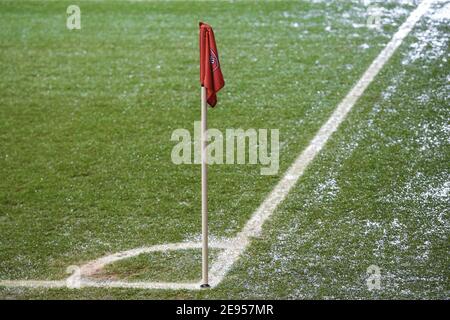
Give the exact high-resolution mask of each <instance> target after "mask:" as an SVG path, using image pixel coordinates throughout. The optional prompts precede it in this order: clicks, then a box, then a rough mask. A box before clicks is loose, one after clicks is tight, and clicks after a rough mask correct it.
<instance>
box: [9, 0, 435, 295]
mask: <svg viewBox="0 0 450 320" xmlns="http://www.w3.org/2000/svg"><path fill="white" fill-rule="evenodd" d="M435 1H436V0H424V1H422V2H421V3H420V4H419V6H418V7H417V8H416V9H415V10H414V11H413V12H412V13H411V14H410V15H409V17H408V19H407V20H406V21H405V22H404V23H403V24H402V25H401V26H400V28H399V30H398V31H397V33H395V34H394V36H393V37H392V39H391V40H390V41H389V43H388V44H387V45H386V47H385V48H384V49H383V51H381V53H380V54H379V55H378V57H377V58H376V59H375V60H374V61H373V62H372V64H371V65H370V66H369V68H368V69H367V70H366V72H365V73H364V74H363V76H362V77H361V78H360V79H359V81H358V82H357V83H356V85H355V86H354V87H353V88H352V89H351V90H350V92H349V93H348V94H347V96H346V97H345V98H344V99H343V100H342V102H341V103H340V104H339V105H338V106H337V108H336V109H335V111H334V112H333V114H332V115H331V116H330V118H329V119H328V120H327V122H326V123H325V124H324V125H322V127H321V128H320V129H319V131H318V132H317V134H316V136H315V137H314V138H313V140H312V141H311V142H310V144H309V145H308V146H307V147H306V149H305V150H304V151H303V152H302V153H301V154H300V155H299V156H298V157H297V159H296V160H295V161H294V163H293V164H292V165H291V167H290V168H289V169H288V170H287V172H286V173H285V175H284V176H283V178H282V179H281V180H280V182H278V184H277V185H276V186H275V188H274V189H273V190H272V192H271V193H270V194H269V195H268V197H267V198H266V199H265V200H264V202H263V203H262V204H261V205H260V206H259V207H258V209H256V211H255V212H254V213H253V215H252V216H251V218H250V220H249V221H248V222H247V223H246V225H245V226H244V228H243V230H242V231H241V232H239V233H238V234H237V235H236V236H235V237H234V238H231V239H229V240H227V241H222V242H216V243H211V247H212V248H219V249H223V251H222V253H221V254H219V256H218V258H217V259H216V261H215V262H214V263H213V264H212V265H211V270H210V285H211V287H215V286H217V285H218V284H219V283H220V282H221V281H222V280H223V278H224V277H225V275H226V274H227V272H228V271H229V270H230V269H231V267H232V266H233V264H234V263H235V262H236V261H237V259H239V256H240V255H241V254H242V253H243V252H244V251H245V249H246V248H247V246H248V245H249V243H250V239H251V238H253V237H257V236H259V235H260V234H261V231H262V226H263V224H264V222H265V221H266V220H267V219H268V218H269V217H270V216H271V215H272V214H273V213H274V212H275V209H276V208H277V207H278V205H279V204H280V203H281V202H282V201H283V200H284V199H285V198H286V196H287V195H288V193H289V191H290V190H291V189H292V187H293V186H294V185H295V184H296V183H297V181H298V179H299V178H300V177H301V176H302V175H303V173H304V171H305V169H306V167H307V166H308V165H309V164H310V163H311V161H312V160H313V159H314V158H315V157H316V156H317V155H318V154H319V152H320V151H321V150H322V148H323V147H324V146H325V144H326V142H327V141H328V139H329V138H330V137H331V135H332V134H333V132H335V131H336V129H337V128H338V127H339V125H340V124H341V123H342V121H344V119H345V117H346V116H347V114H348V113H349V111H350V110H351V109H352V108H353V106H354V105H355V103H356V101H358V99H359V98H360V97H361V95H362V94H363V93H364V91H365V90H366V89H367V87H368V86H369V84H370V83H371V82H372V81H373V79H374V78H375V77H376V75H377V74H378V73H379V72H380V70H381V69H382V68H383V66H384V65H385V64H386V62H387V61H388V60H389V59H390V57H391V56H392V55H393V54H394V52H395V51H396V50H397V48H398V47H399V46H400V45H401V43H402V42H403V40H404V39H405V38H406V36H407V35H408V34H409V33H410V32H411V30H412V28H413V27H414V25H415V24H416V23H417V21H419V19H420V18H421V17H422V16H423V15H424V14H425V13H426V12H427V10H428V9H429V8H430V6H431V5H432V4H433V2H435ZM196 248H201V243H200V242H199V243H193V242H182V243H172V244H162V245H155V246H151V247H143V248H138V249H132V250H127V251H123V252H119V253H115V254H113V255H109V256H105V257H102V258H100V259H97V260H94V261H92V262H89V263H87V264H86V265H84V266H82V267H81V269H80V270H81V272H80V273H81V279H79V281H80V287H108V288H111V287H116V288H142V289H176V290H178V289H188V290H198V289H199V288H200V282H199V283H183V282H144V281H143V282H125V281H98V280H92V279H89V278H87V279H85V278H83V277H89V275H92V274H94V273H95V272H97V271H98V270H100V269H101V268H103V267H104V266H105V265H106V264H109V263H112V262H115V261H118V260H122V259H126V258H130V257H133V256H136V255H139V254H142V253H148V252H156V251H168V250H185V249H196ZM71 277H73V276H71ZM71 277H69V278H68V279H67V280H64V281H37V280H0V286H7V287H18V286H20V287H33V288H34V287H47V288H51V287H67V282H68V280H71V279H72V278H71Z"/></svg>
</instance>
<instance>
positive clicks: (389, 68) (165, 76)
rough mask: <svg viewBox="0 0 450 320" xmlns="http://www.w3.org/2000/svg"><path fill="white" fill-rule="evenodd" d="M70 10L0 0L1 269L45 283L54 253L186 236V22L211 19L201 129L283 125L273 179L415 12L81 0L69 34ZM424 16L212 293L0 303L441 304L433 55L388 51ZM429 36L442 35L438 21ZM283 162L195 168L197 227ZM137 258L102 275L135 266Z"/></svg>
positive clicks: (92, 292)
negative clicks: (211, 79)
mask: <svg viewBox="0 0 450 320" xmlns="http://www.w3.org/2000/svg"><path fill="white" fill-rule="evenodd" d="M68 4H71V3H69V2H43V3H34V2H33V3H31V2H2V3H1V4H0V8H1V10H0V37H1V39H2V41H1V43H0V48H1V50H0V68H1V70H2V73H1V80H0V178H1V179H0V181H1V182H0V237H1V238H0V279H61V278H63V277H65V276H66V274H65V269H66V267H67V266H68V265H73V264H82V263H84V262H86V261H89V260H91V259H95V258H98V257H100V256H102V255H105V254H108V253H113V252H117V251H120V250H126V249H132V248H135V247H141V246H144V245H153V244H160V243H166V242H178V241H183V240H186V239H187V240H192V239H198V237H199V234H200V214H199V212H200V188H199V181H200V170H199V167H198V166H194V165H192V166H189V165H182V166H176V165H174V164H172V162H171V161H170V152H171V149H172V147H173V146H174V143H173V142H171V141H170V135H171V133H172V131H173V130H174V129H176V128H187V129H189V130H192V126H193V122H194V121H196V120H198V119H199V116H200V113H199V111H200V109H199V86H198V52H197V51H198V43H197V41H198V39H197V37H198V34H197V32H198V31H197V26H198V21H199V20H204V21H206V22H208V23H210V24H211V25H213V26H214V27H215V32H216V38H217V42H218V46H219V52H220V58H221V64H222V71H223V73H224V75H225V80H226V87H225V89H224V90H223V91H222V92H221V93H220V94H219V104H218V107H217V108H215V109H214V110H210V112H209V120H210V121H209V126H210V127H215V128H219V129H225V128H239V127H241V128H277V129H279V130H280V138H281V143H282V144H281V153H280V154H281V158H280V175H281V174H282V173H283V172H284V170H286V168H287V167H288V166H289V165H290V163H291V162H292V161H293V159H294V158H295V157H296V155H297V154H298V153H299V152H300V151H301V150H303V149H304V148H305V146H306V145H307V144H308V142H309V141H310V139H311V138H312V137H313V136H314V134H315V133H316V131H317V130H318V128H319V127H320V125H321V124H322V123H323V122H324V121H325V120H326V119H327V117H328V116H329V115H330V113H331V112H332V110H333V109H334V108H335V106H336V105H337V104H338V103H339V101H340V100H341V99H342V98H343V97H344V96H345V94H346V93H347V92H348V91H349V89H350V88H351V86H352V85H353V84H354V83H355V82H356V81H357V80H358V78H359V77H360V76H361V74H362V73H363V72H364V70H365V69H366V68H367V67H368V65H369V64H370V63H371V61H372V60H373V59H374V58H375V57H376V55H377V54H378V53H379V52H380V51H381V49H382V47H383V44H385V43H387V42H388V41H389V38H390V36H391V35H392V33H393V32H395V30H396V29H397V27H398V25H399V24H400V23H401V22H402V21H403V20H404V18H405V14H408V12H409V11H410V10H411V8H409V7H405V8H404V9H405V12H404V14H401V15H398V16H397V15H393V16H392V21H393V22H396V23H397V25H395V24H393V23H391V24H386V25H385V26H384V29H383V32H379V31H375V30H371V29H368V28H365V27H361V28H355V27H354V26H353V25H352V23H356V24H363V23H365V20H366V16H365V15H364V13H365V8H364V7H363V6H362V5H361V4H350V3H347V4H345V3H342V2H340V1H334V2H331V3H329V4H326V3H310V2H268V3H264V4H263V3H256V2H237V3H233V4H231V3H226V2H214V3H212V2H211V3H208V5H205V4H203V3H197V2H193V3H185V2H168V3H166V2H152V3H148V2H145V3H128V2H93V1H86V2H80V3H79V5H80V7H81V11H82V17H81V23H82V30H79V31H69V30H67V29H66V28H65V9H66V7H67V5H68ZM390 8H391V9H392V10H393V8H394V7H393V5H392V4H391V5H390ZM294 23H297V25H295V24H294ZM328 25H329V26H331V32H327V31H325V27H326V26H328ZM296 26H297V27H296ZM426 27H427V24H426V23H425V22H422V23H421V24H420V26H418V27H417V28H416V29H415V31H414V34H413V35H411V36H410V37H408V38H407V41H406V42H407V43H404V44H403V45H402V47H401V48H400V51H399V52H398V53H397V54H396V55H395V57H394V59H393V60H391V62H390V63H389V64H388V65H386V66H385V68H384V70H383V72H382V73H381V74H380V75H379V77H377V79H376V81H375V82H374V83H373V85H371V87H370V88H369V89H368V91H367V92H366V94H365V95H364V97H363V98H362V99H361V100H360V101H359V102H358V105H357V106H355V108H354V110H353V111H352V113H351V114H350V116H349V117H348V118H347V119H346V121H345V123H344V124H343V126H342V127H341V128H340V129H339V131H338V132H337V133H336V134H335V135H333V137H332V139H331V140H330V141H329V143H328V144H327V146H326V149H325V150H324V151H323V152H322V154H321V155H320V157H319V158H318V159H316V160H315V161H314V163H313V164H312V165H311V166H310V167H309V168H308V170H307V172H306V174H305V175H304V176H303V177H302V179H301V180H300V181H299V183H298V184H297V186H296V188H295V189H294V190H293V191H292V192H291V194H290V195H289V197H288V200H287V201H286V202H285V203H283V205H282V206H281V207H280V208H278V210H277V212H276V214H275V215H274V218H273V219H272V220H271V221H270V222H269V223H268V224H267V225H266V226H265V228H264V233H263V237H262V238H261V239H255V241H254V242H253V243H252V245H251V247H250V248H249V250H248V251H246V252H245V254H244V256H243V257H242V258H241V260H239V261H238V263H237V264H236V265H235V268H234V269H233V270H232V271H231V272H230V274H228V275H227V277H226V278H225V280H224V281H223V283H222V284H221V285H220V286H219V287H218V288H216V289H213V290H208V291H202V292H188V291H151V290H130V289H82V290H69V289H52V290H46V289H33V290H30V289H20V288H19V289H18V288H14V289H7V288H3V289H1V290H0V292H1V293H0V296H1V297H3V298H446V296H447V295H448V290H449V286H448V283H449V279H448V276H449V274H448V272H447V270H448V267H449V261H448V254H447V251H448V211H449V210H448V209H449V208H448V192H447V194H444V195H443V196H433V193H432V192H431V193H430V195H429V196H427V193H426V192H427V191H429V190H441V189H443V187H442V186H443V185H445V183H448V181H449V177H448V166H447V165H446V164H447V163H448V162H449V154H450V152H449V148H448V119H449V112H448V108H446V107H445V106H446V105H448V97H447V96H446V95H447V94H446V91H445V90H447V92H448V85H447V83H448V79H447V78H448V73H449V65H448V62H446V61H443V60H442V56H439V57H438V58H436V59H435V60H432V59H427V57H428V56H429V54H430V52H432V50H433V45H431V46H428V47H425V49H424V50H425V54H424V56H423V57H422V58H421V59H418V60H416V61H412V62H410V63H408V64H406V65H404V64H402V61H403V60H404V59H405V57H404V56H405V55H407V54H408V53H409V52H410V51H412V50H414V49H412V48H410V47H409V45H410V44H413V43H415V42H416V39H415V34H418V33H419V34H420V32H421V31H423V30H424V29H425V28H426ZM437 29H438V32H439V34H438V37H439V38H440V39H442V38H443V37H444V35H445V34H448V32H449V30H448V27H446V26H445V25H439V26H437ZM362 44H368V45H369V48H368V49H363V48H362V47H361V45H362ZM447 47H448V46H444V56H448V49H447ZM440 64H441V65H440ZM391 86H393V87H395V90H394V89H392V90H391V89H388V88H390V87H391ZM389 90H391V91H392V92H391V94H390V96H387V95H386V94H384V95H383V93H386V92H390V91H389ZM424 92H425V93H427V96H428V97H429V99H428V100H426V101H423V99H420V96H421V95H422V94H423V93H424ZM442 128H444V129H442ZM445 128H447V129H445ZM422 148H425V149H424V150H422ZM280 175H278V176H273V177H267V176H260V175H259V167H258V166H252V165H235V166H224V165H222V166H220V165H216V166H211V168H210V185H209V190H210V191H209V192H210V194H209V197H210V211H211V212H210V226H211V234H212V236H213V237H230V236H234V235H235V234H236V232H237V231H239V230H240V229H241V227H242V226H243V225H244V223H245V222H246V221H247V220H248V218H249V216H250V215H251V214H252V212H253V211H254V210H255V209H256V208H257V207H258V205H259V204H260V203H261V201H262V200H263V199H264V197H265V196H266V195H267V193H268V192H270V190H271V188H272V187H273V186H274V185H275V183H276V182H277V181H278V179H279V177H280ZM430 188H431V189H430ZM433 188H434V189H433ZM447 188H448V187H447ZM443 190H444V191H445V188H444V189H443ZM425 253H426V254H425ZM195 257H197V255H194V256H193V257H192V258H195ZM147 258H148V257H145V256H143V257H138V258H135V260H134V261H128V262H127V261H123V262H122V263H121V264H120V265H119V266H116V267H111V268H112V269H107V271H108V270H109V271H110V272H117V271H120V272H119V273H121V274H123V275H124V276H125V277H127V275H130V274H131V275H135V274H137V275H138V276H137V277H138V278H140V279H150V278H153V277H154V276H156V275H157V274H155V273H154V269H152V270H150V269H148V268H147V267H146V266H145V260H147ZM185 258H186V257H185ZM197 258H198V263H200V259H199V257H197ZM158 261H159V259H158ZM189 263H193V261H192V260H190V261H189ZM371 264H376V265H379V266H380V267H381V269H382V287H383V289H382V290H381V291H376V292H369V291H368V290H367V287H366V284H365V279H366V274H365V271H366V269H367V267H368V266H369V265H371ZM158 265H159V266H160V267H161V270H163V269H164V266H163V264H158ZM115 268H116V269H115ZM117 268H118V269H117ZM167 268H168V269H167V271H168V274H169V275H172V271H173V265H172V266H171V265H169V266H168V267H167ZM171 270H172V271H171ZM193 270H196V269H192V271H193ZM190 275H191V274H189V276H190ZM192 275H193V274H192ZM161 276H162V277H163V278H164V277H165V276H164V275H161ZM165 279H166V280H169V279H167V278H165ZM177 279H179V278H177ZM179 280H182V279H181V278H180V279H179ZM186 280H189V279H186Z"/></svg>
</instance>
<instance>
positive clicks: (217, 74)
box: [200, 22, 225, 107]
mask: <svg viewBox="0 0 450 320" xmlns="http://www.w3.org/2000/svg"><path fill="white" fill-rule="evenodd" d="M200 84H201V85H202V86H203V87H205V88H206V101H207V102H208V104H209V105H210V106H211V107H214V106H215V105H216V103H217V96H216V93H217V92H219V90H220V89H222V88H223V86H224V85H225V81H224V80H223V75H222V71H221V70H220V62H219V53H218V52H217V47H216V41H215V39H214V31H213V29H212V28H211V26H209V25H207V24H206V23H203V22H200Z"/></svg>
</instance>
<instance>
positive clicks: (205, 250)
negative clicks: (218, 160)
mask: <svg viewBox="0 0 450 320" xmlns="http://www.w3.org/2000/svg"><path fill="white" fill-rule="evenodd" d="M201 96H202V116H201V141H202V142H201V148H202V285H201V287H202V288H209V284H208V167H207V159H206V145H207V136H206V135H207V128H208V125H207V113H208V106H207V104H206V88H205V87H204V86H202V91H201Z"/></svg>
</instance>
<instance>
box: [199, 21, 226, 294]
mask: <svg viewBox="0 0 450 320" xmlns="http://www.w3.org/2000/svg"><path fill="white" fill-rule="evenodd" d="M200 84H201V86H202V87H201V110H202V112H201V117H202V119H201V120H202V121H201V150H202V283H201V287H202V288H209V284H208V166H207V163H208V162H207V159H206V147H207V141H208V137H207V136H208V134H207V132H208V131H207V129H208V126H207V115H208V106H207V103H208V104H209V105H210V106H211V107H214V106H215V105H216V103H217V96H216V93H217V92H218V91H219V90H220V89H222V88H223V86H224V85H225V82H224V81H223V75H222V71H221V70H220V63H219V54H218V53H217V47H216V40H215V39H214V32H213V30H212V28H211V26H209V25H207V24H206V23H203V22H200Z"/></svg>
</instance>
